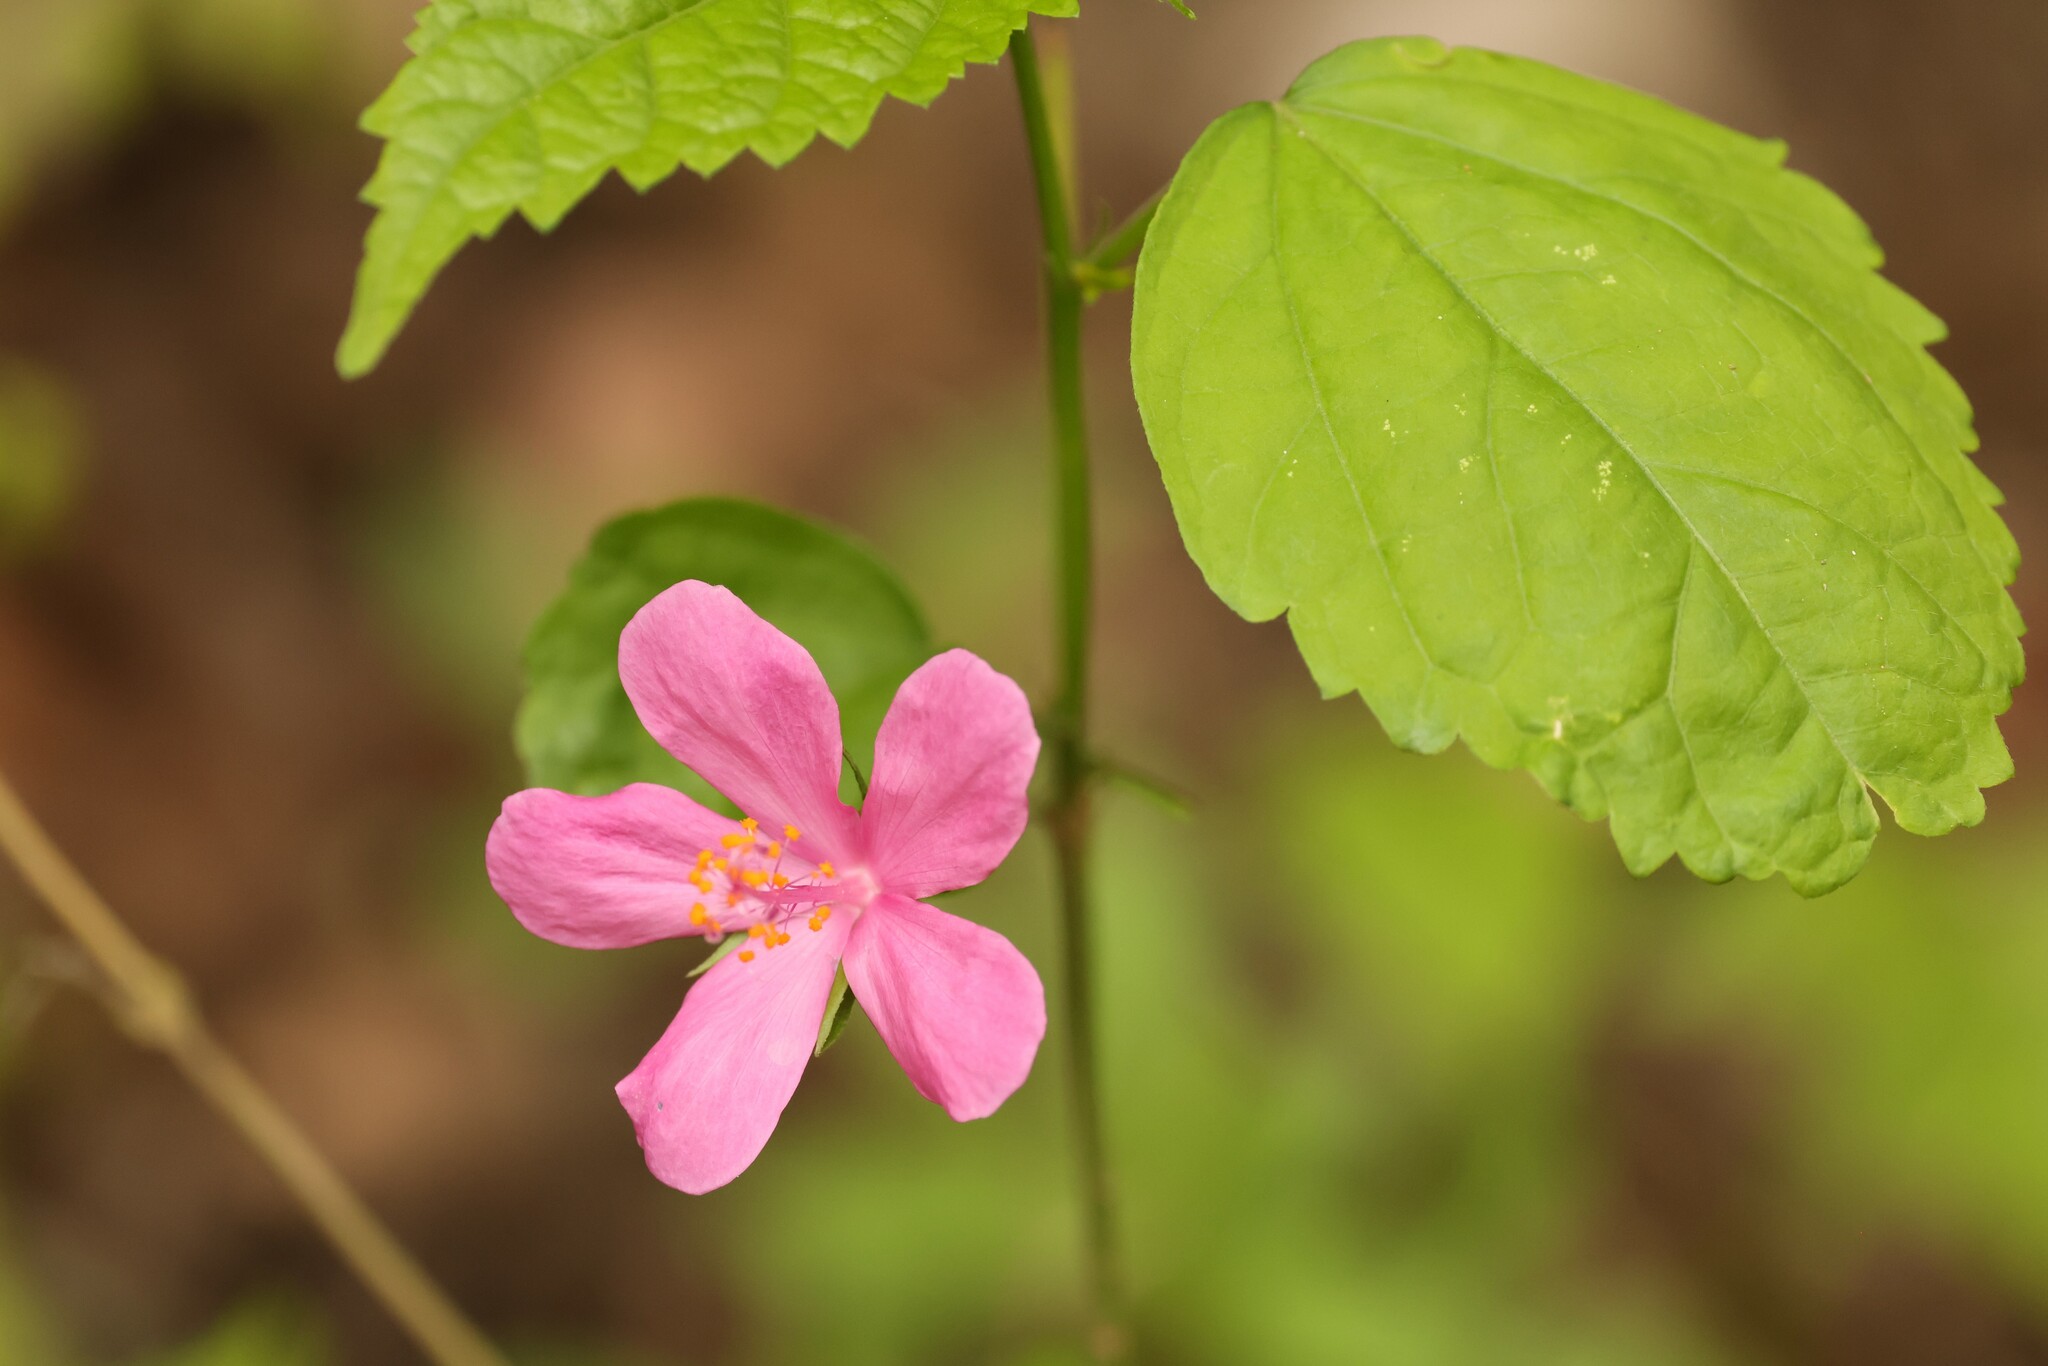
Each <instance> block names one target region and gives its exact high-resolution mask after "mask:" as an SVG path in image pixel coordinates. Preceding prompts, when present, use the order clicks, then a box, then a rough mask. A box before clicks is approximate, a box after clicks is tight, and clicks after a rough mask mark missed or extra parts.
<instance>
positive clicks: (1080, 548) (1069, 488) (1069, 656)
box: [1010, 28, 1130, 1361]
mask: <svg viewBox="0 0 2048 1366" xmlns="http://www.w3.org/2000/svg"><path fill="white" fill-rule="evenodd" d="M1010 61H1011V65H1012V67H1013V68H1014V69H1015V71H1016V75H1017V94H1018V97H1019V99H1020V100H1021V101H1022V103H1023V108H1024V131H1025V136H1026V139H1027V141H1028V143H1029V145H1030V150H1031V175H1032V179H1033V181H1034V182H1035V183H1036V185H1037V189H1038V218H1039V229H1040V236H1041V238H1042V240H1043V245H1044V261H1043V263H1042V266H1043V275H1044V281H1045V314H1046V363H1047V372H1048V380H1049V396H1050V399H1051V403H1052V427H1053V449H1054V471H1055V485H1056V498H1055V512H1056V514H1057V520H1056V527H1055V531H1054V547H1055V550H1056V552H1057V556H1056V557H1057V560H1058V565H1059V629H1058V646H1059V691H1058V693H1057V694H1056V696H1055V698H1054V701H1053V704H1052V708H1051V710H1050V712H1049V714H1048V717H1047V720H1048V722H1049V725H1048V727H1047V729H1048V730H1049V731H1050V732H1051V734H1050V735H1049V736H1048V737H1047V738H1048V739H1049V741H1050V744H1051V757H1052V784H1053V790H1052V800H1051V803H1050V805H1049V806H1048V807H1047V810H1046V818H1047V822H1048V824H1049V825H1050V826H1051V828H1052V838H1053V848H1054V852H1055V855H1056V857H1057V859H1058V863H1059V896H1060V921H1061V929H1062V932H1063V939H1064V948H1065V958H1066V962H1065V967H1066V978H1067V993H1066V1005H1067V1046H1068V1049H1069V1056H1068V1062H1067V1075H1068V1077H1069V1078H1070V1081H1071V1084H1072V1088H1073V1110H1074V1126H1075V1137H1076V1140H1077V1143H1078V1145H1079V1150H1080V1152H1079V1156H1080V1165H1081V1178H1082V1183H1083V1199H1082V1205H1083V1209H1084V1215H1085V1221H1086V1225H1087V1250H1088V1271H1089V1288H1090V1292H1091V1296H1092V1299H1093V1308H1094V1324H1093V1329H1092V1331H1091V1333H1090V1335H1089V1340H1090V1347H1091V1350H1092V1351H1093V1352H1094V1354H1095V1357H1096V1359H1097V1360H1099V1361H1123V1360H1125V1359H1127V1357H1128V1355H1129V1352H1130V1331H1129V1328H1128V1325H1127V1323H1126V1318H1125V1312H1124V1294H1123V1280H1122V1276H1121V1274H1120V1272H1119V1268H1118V1257H1117V1234H1116V1205H1115V1197H1114V1193H1113V1191H1112V1188H1111V1183H1110V1179H1109V1165H1108V1160H1107V1158H1106V1156H1105V1153H1104V1145H1103V1125H1102V1088H1101V1082H1100V1079H1099V1076H1098V1074H1097V1070H1096V1046H1095V972H1094V953H1093V944H1092V940H1091V934H1092V930H1093V926H1092V923H1091V921H1092V915H1091V909H1090V901H1091V888H1090V881H1091V877H1090V873H1091V861H1092V852H1093V851H1092V847H1091V845H1092V836H1093V813H1092V811H1091V801H1090V785H1091V779H1092V776H1093V775H1092V773H1091V771H1090V762H1089V748H1088V679H1089V646H1090V641H1091V637H1092V628H1093V624H1094V590H1095V583H1094V579H1095V561H1094V544H1093V526H1094V512H1093V508H1092V506H1091V492H1090V487H1089V471H1088V425H1087V418H1086V411H1085V409H1084V407H1083V404H1082V382H1081V314H1082V310H1083V308H1084V306H1085V304H1086V300H1085V298H1084V296H1083V293H1082V286H1081V283H1080V281H1079V280H1078V278H1077V277H1076V275H1075V271H1074V264H1075V261H1074V228H1073V216H1072V210H1071V207H1070V203H1069V199H1068V194H1067V186H1068V185H1069V184H1071V183H1072V182H1071V179H1070V174H1069V170H1068V168H1067V167H1066V166H1065V165H1063V164H1062V162H1061V159H1060V144H1059V140H1058V138H1057V137H1056V135H1055V129H1056V128H1058V127H1059V126H1060V119H1059V117H1058V116H1057V115H1056V114H1055V113H1054V112H1053V111H1052V110H1050V109H1049V108H1048V106H1047V100H1046V83H1045V79H1044V76H1043V74H1042V72H1041V70H1040V67H1039V62H1038V49H1037V47H1036V45H1035V44H1034V43H1033V42H1032V38H1031V33H1030V30H1029V29H1028V28H1027V29H1020V30H1019V31H1018V32H1017V33H1016V35H1015V36H1014V37H1012V38H1011V40H1010Z"/></svg>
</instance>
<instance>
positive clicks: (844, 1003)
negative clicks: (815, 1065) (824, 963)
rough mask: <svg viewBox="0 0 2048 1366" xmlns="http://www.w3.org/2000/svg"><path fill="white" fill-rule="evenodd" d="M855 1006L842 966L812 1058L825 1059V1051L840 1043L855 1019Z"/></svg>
mask: <svg viewBox="0 0 2048 1366" xmlns="http://www.w3.org/2000/svg"><path fill="white" fill-rule="evenodd" d="M855 1005H856V1002H855V1001H854V999H853V993H852V992H851V991H848V990H847V989H846V967H845V965H844V964H841V965H840V968H839V972H838V975H837V976H835V977H833V979H832V994H831V995H830V996H828V997H826V998H825V1018H824V1019H823V1020H820V1021H819V1022H818V1046H817V1047H816V1048H813V1049H812V1050H811V1056H812V1057H814V1058H822V1057H824V1056H825V1050H826V1049H828V1048H830V1047H831V1046H832V1045H833V1044H835V1043H838V1042H839V1036H840V1035H841V1034H844V1033H845V1032H846V1025H847V1022H848V1021H849V1020H851V1019H852V1018H853V1012H854V1008H855Z"/></svg>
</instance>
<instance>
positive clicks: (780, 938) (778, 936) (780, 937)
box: [775, 930, 789, 944]
mask: <svg viewBox="0 0 2048 1366" xmlns="http://www.w3.org/2000/svg"><path fill="white" fill-rule="evenodd" d="M775 942H776V943H778V944H787V943H788V942H789V936H788V935H786V934H784V933H782V932H781V931H780V930H777V931H776V932H775Z"/></svg>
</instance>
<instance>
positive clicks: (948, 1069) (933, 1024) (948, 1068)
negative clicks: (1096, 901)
mask: <svg viewBox="0 0 2048 1366" xmlns="http://www.w3.org/2000/svg"><path fill="white" fill-rule="evenodd" d="M846 981H847V985H848V986H850V987H852V988H853V994H854V997H855V999H857V1000H858V1001H859V1002H860V1003H861V1007H862V1008H863V1009H864V1010H866V1011H867V1013H868V1016H869V1018H871V1019H872V1020H874V1022H875V1028H876V1029H878V1030H880V1031H881V1035H882V1040H883V1042H885V1043H887V1044H888V1045H889V1051H890V1052H891V1053H893V1054H895V1055H896V1061H897V1062H898V1063H899V1064H900V1065H901V1066H902V1068H903V1070H904V1071H905V1072H906V1073H908V1074H909V1076H910V1084H911V1085H913V1086H915V1087H916V1088H917V1090H918V1094H919V1095H921V1096H923V1097H924V1098H925V1099H926V1100H929V1101H932V1102H934V1103H936V1104H938V1105H943V1106H944V1107H945V1108H946V1113H947V1114H949V1115H951V1116H952V1117H953V1118H955V1119H962V1120H965V1119H981V1118H983V1117H984V1116H987V1115H990V1114H993V1113H995V1109H996V1107H997V1106H999V1105H1001V1104H1002V1103H1003V1102H1004V1101H1005V1100H1008V1099H1009V1097H1010V1093H1011V1092H1012V1091H1015V1090H1016V1089H1017V1088H1018V1087H1019V1086H1022V1085H1023V1084H1024V1078H1025V1077H1026V1076H1028V1075H1029V1074H1030V1072H1031V1060H1032V1058H1034V1057H1036V1056H1037V1054H1038V1043H1039V1040H1041V1039H1043V1038H1044V1037H1045V988H1044V987H1043V986H1042V985H1040V983H1039V980H1038V973H1037V971H1036V970H1035V969H1033V968H1032V966H1031V963H1030V960H1028V959H1027V958H1025V957H1024V955H1023V954H1021V953H1019V952H1017V949H1016V946H1015V945H1013V944H1011V943H1010V941H1009V940H1007V939H1005V938H1003V937H1002V936H1001V935H999V934H997V933H996V932H995V931H994V930H991V929H988V928H986V927H985V926H981V925H977V924H975V923H974V922H973V921H971V920H962V919H961V918H960V917H959V916H957V915H948V914H946V912H944V911H942V910H939V909H938V908H937V907H934V906H927V905H925V904H924V903H923V902H921V901H912V900H911V899H910V898H909V897H904V896H894V895H890V894H887V893H885V894H883V895H882V896H880V897H877V898H876V899H875V901H874V902H873V904H871V905H870V906H869V907H868V909H867V911H866V912H865V913H864V914H863V915H862V916H861V918H860V920H859V921H858V922H857V923H856V924H855V925H854V927H853V934H852V936H851V938H850V939H849V941H848V943H847V946H846Z"/></svg>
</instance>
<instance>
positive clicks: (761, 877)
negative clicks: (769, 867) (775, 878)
mask: <svg viewBox="0 0 2048 1366" xmlns="http://www.w3.org/2000/svg"><path fill="white" fill-rule="evenodd" d="M740 881H741V882H744V883H746V884H747V885H748V886H749V887H759V886H761V885H762V884H763V883H765V882H767V881H768V875H767V874H766V873H764V872H762V871H761V870H760V869H759V868H749V869H747V871H746V872H744V873H741V874H740Z"/></svg>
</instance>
